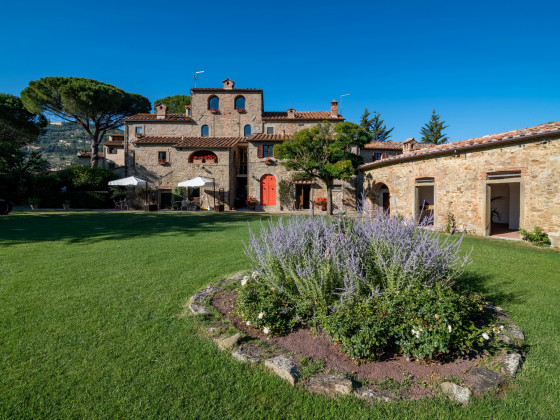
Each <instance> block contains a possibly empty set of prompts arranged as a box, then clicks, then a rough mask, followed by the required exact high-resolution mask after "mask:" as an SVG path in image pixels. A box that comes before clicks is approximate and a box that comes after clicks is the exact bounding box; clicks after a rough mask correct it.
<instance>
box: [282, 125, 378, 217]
mask: <svg viewBox="0 0 560 420" xmlns="http://www.w3.org/2000/svg"><path fill="white" fill-rule="evenodd" d="M370 140H371V136H370V135H369V133H368V132H367V131H366V130H364V129H363V128H362V127H360V126H359V125H357V124H354V123H351V122H342V123H337V124H335V125H334V126H333V125H332V124H330V123H328V122H323V123H321V124H318V125H316V126H315V127H312V128H306V129H303V130H300V131H298V132H296V133H295V134H294V138H293V139H292V140H286V141H284V142H283V143H281V144H278V145H276V146H274V153H275V154H276V156H277V157H278V158H279V159H280V160H281V163H282V165H284V166H285V167H286V169H288V170H295V171H301V172H304V173H306V174H308V175H309V176H310V177H312V178H317V179H320V180H322V181H323V182H324V183H325V184H326V186H327V211H328V213H329V214H332V189H333V183H334V180H335V179H340V180H345V181H347V180H350V179H351V178H352V176H353V175H354V173H355V172H356V168H357V167H358V166H359V165H360V164H361V163H363V158H362V157H361V156H359V155H357V154H355V153H353V152H352V150H351V149H352V146H353V145H356V146H358V147H362V146H363V145H365V144H366V143H368V142H369V141H370Z"/></svg>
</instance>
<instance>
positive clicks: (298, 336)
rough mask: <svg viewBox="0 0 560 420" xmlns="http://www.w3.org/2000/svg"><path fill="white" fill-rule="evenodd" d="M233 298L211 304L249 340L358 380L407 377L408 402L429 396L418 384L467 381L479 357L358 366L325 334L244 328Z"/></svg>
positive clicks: (226, 293) (220, 295)
mask: <svg viewBox="0 0 560 420" xmlns="http://www.w3.org/2000/svg"><path fill="white" fill-rule="evenodd" d="M236 297H237V293H236V292H235V291H233V290H222V291H219V292H217V293H216V294H215V295H214V298H213V300H212V305H213V306H214V307H215V308H216V309H217V310H218V311H219V312H220V313H221V314H223V315H224V316H226V317H227V318H228V319H229V320H230V321H231V322H232V323H233V325H234V326H235V327H236V328H237V329H239V330H241V331H243V332H245V333H246V334H247V335H249V336H250V337H252V338H255V339H260V340H262V341H265V342H267V343H269V344H274V345H276V346H277V347H280V348H282V349H284V350H286V351H288V352H291V353H294V354H297V355H299V356H306V357H309V358H311V359H314V360H322V361H323V362H324V363H325V368H326V369H332V370H336V371H339V372H345V373H348V374H351V375H352V376H354V377H356V378H358V379H360V380H370V381H375V382H381V381H383V380H386V379H387V378H390V379H393V380H395V381H397V382H399V383H402V381H403V380H405V379H407V378H408V379H409V381H410V382H412V383H415V384H414V385H413V386H412V387H411V388H410V389H409V390H408V392H407V394H408V395H407V398H411V399H415V398H422V397H425V396H427V395H430V394H431V391H430V389H429V388H427V387H425V386H422V385H420V384H418V382H419V381H423V382H426V383H429V382H431V381H434V380H437V379H441V378H448V377H450V376H453V377H455V378H461V379H467V377H468V376H467V375H466V374H465V372H466V371H467V370H468V369H470V368H471V367H473V366H474V365H476V364H477V363H478V362H479V361H480V360H481V358H482V357H481V356H480V355H472V356H465V357H461V358H458V359H456V360H454V361H453V362H447V363H441V362H422V361H413V360H406V358H405V357H403V356H400V355H395V356H393V357H386V358H385V359H384V360H380V361H375V362H363V361H362V362H361V363H359V364H358V363H356V361H354V360H353V359H352V358H350V357H349V356H347V355H346V354H344V353H343V352H342V351H341V349H340V345H339V344H338V343H334V342H332V341H331V340H330V339H329V338H328V336H327V335H326V334H325V333H317V332H314V331H312V330H311V329H309V328H308V329H299V330H297V331H294V332H292V333H290V334H288V335H286V336H281V337H278V336H274V337H270V336H268V335H266V334H264V333H263V332H262V331H260V330H258V329H256V328H254V327H251V326H248V325H246V324H245V322H243V320H242V319H240V318H239V317H238V316H236V314H235V312H234V304H235V300H236Z"/></svg>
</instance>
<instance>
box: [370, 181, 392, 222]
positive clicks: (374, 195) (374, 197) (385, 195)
mask: <svg viewBox="0 0 560 420" xmlns="http://www.w3.org/2000/svg"><path fill="white" fill-rule="evenodd" d="M366 198H367V200H368V201H369V204H370V205H371V206H372V207H373V210H374V211H383V212H385V213H387V214H390V213H391V192H390V191H389V187H388V186H387V185H386V184H384V183H382V182H377V183H375V184H373V186H372V187H371V188H370V189H369V191H368V192H367V194H366Z"/></svg>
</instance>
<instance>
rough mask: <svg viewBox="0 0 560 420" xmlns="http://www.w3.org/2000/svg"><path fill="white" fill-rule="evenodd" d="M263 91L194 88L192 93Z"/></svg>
mask: <svg viewBox="0 0 560 420" xmlns="http://www.w3.org/2000/svg"><path fill="white" fill-rule="evenodd" d="M262 91H263V90H262V89H255V88H233V89H224V88H219V87H216V88H192V89H191V92H195V93H196V92H234V93H235V92H255V93H257V92H262Z"/></svg>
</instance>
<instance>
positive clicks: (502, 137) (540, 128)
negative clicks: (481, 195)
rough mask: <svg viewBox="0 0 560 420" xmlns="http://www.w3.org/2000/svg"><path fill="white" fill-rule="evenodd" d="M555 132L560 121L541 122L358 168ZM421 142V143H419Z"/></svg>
mask: <svg viewBox="0 0 560 420" xmlns="http://www.w3.org/2000/svg"><path fill="white" fill-rule="evenodd" d="M553 134H558V135H560V122H554V123H550V124H541V125H537V126H535V127H529V128H522V129H519V130H512V131H506V132H505V133H497V134H490V135H487V136H483V137H476V138H472V139H467V140H461V141H455V142H452V143H446V144H440V145H437V146H433V147H428V148H422V149H420V150H414V151H412V152H407V153H404V154H402V155H397V156H389V157H387V158H386V159H383V160H378V161H375V162H370V163H366V164H364V165H362V166H360V167H359V168H358V169H359V170H365V169H369V168H372V167H376V166H381V165H384V164H386V163H391V162H395V161H402V160H410V159H416V158H423V157H425V156H432V155H437V154H443V153H450V152H453V151H454V150H455V149H459V148H465V147H467V148H473V149H475V148H480V147H488V146H493V145H496V146H498V145H500V144H501V143H504V144H507V143H510V142H518V141H524V140H526V139H527V138H532V137H544V136H548V135H553ZM420 144H421V143H419V144H418V145H420Z"/></svg>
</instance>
